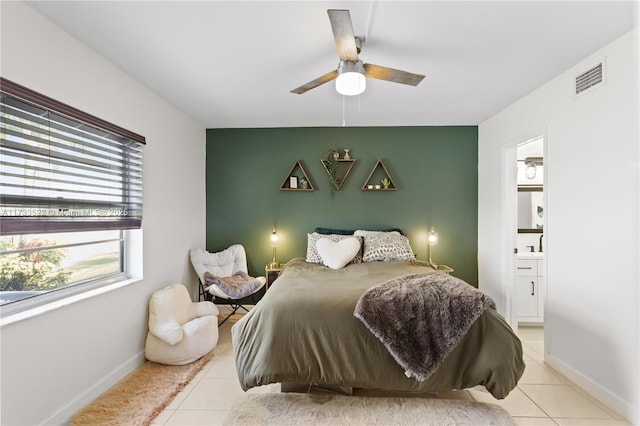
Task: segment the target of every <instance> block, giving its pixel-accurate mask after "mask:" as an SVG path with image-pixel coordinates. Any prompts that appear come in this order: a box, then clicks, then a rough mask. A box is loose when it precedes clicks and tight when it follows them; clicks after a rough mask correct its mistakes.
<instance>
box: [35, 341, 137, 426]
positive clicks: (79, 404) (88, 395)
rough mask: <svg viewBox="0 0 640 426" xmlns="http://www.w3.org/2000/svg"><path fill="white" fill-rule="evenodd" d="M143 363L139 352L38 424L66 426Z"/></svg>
mask: <svg viewBox="0 0 640 426" xmlns="http://www.w3.org/2000/svg"><path fill="white" fill-rule="evenodd" d="M144 361H145V358H144V351H140V352H139V353H137V354H136V355H134V356H132V357H131V358H129V359H128V360H126V361H125V362H123V363H122V364H120V365H119V366H118V367H116V368H115V369H114V370H113V371H112V372H111V373H110V374H108V375H107V376H105V377H103V378H102V380H100V381H98V382H96V383H94V384H93V386H91V387H90V388H88V389H86V390H85V391H84V392H82V393H81V394H79V395H78V396H77V397H76V398H74V399H73V400H72V401H70V402H69V403H68V404H67V405H65V406H64V407H61V408H60V409H59V410H58V411H56V412H55V413H54V414H53V415H51V416H50V417H49V418H48V419H46V420H44V421H43V422H41V423H40V424H43V425H45V424H46V425H68V424H69V423H70V422H71V418H72V417H73V415H74V414H76V413H77V412H78V411H80V410H81V409H83V408H84V407H85V406H87V405H88V404H89V403H90V402H91V401H93V400H94V399H96V398H98V397H99V396H100V395H102V394H103V393H105V392H106V391H107V390H109V389H110V388H111V387H112V386H113V385H115V384H116V383H118V382H119V381H120V380H122V378H124V377H125V376H126V375H127V374H129V373H130V372H132V371H133V370H135V369H136V368H138V367H139V366H140V365H142V364H143V363H144Z"/></svg>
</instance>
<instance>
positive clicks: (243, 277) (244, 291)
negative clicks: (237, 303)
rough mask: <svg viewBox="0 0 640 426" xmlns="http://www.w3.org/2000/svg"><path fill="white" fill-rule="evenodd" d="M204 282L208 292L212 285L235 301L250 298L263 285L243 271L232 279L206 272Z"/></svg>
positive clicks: (231, 277)
mask: <svg viewBox="0 0 640 426" xmlns="http://www.w3.org/2000/svg"><path fill="white" fill-rule="evenodd" d="M204 281H205V287H206V288H205V289H206V290H208V289H209V287H211V286H212V285H216V286H218V288H220V290H222V292H223V293H224V294H226V295H227V296H229V297H231V298H233V299H241V298H243V297H245V296H248V295H250V294H251V293H253V291H254V290H255V289H256V288H258V287H260V285H261V284H260V281H258V280H256V279H255V278H253V277H251V276H249V274H247V273H246V272H243V271H238V272H236V273H235V274H233V275H232V276H230V277H217V276H215V275H213V274H212V273H210V272H205V273H204Z"/></svg>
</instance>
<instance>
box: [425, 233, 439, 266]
mask: <svg viewBox="0 0 640 426" xmlns="http://www.w3.org/2000/svg"><path fill="white" fill-rule="evenodd" d="M436 245H438V233H437V232H436V231H435V229H434V228H433V227H431V231H429V234H428V235H427V248H428V249H429V265H431V266H432V267H433V268H436V267H437V265H435V264H434V263H433V262H432V261H431V246H436Z"/></svg>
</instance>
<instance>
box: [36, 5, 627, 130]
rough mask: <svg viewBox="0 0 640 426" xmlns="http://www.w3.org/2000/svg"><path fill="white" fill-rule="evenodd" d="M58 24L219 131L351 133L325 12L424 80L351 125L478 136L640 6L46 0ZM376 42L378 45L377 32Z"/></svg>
mask: <svg viewBox="0 0 640 426" xmlns="http://www.w3.org/2000/svg"><path fill="white" fill-rule="evenodd" d="M29 4H31V5H32V6H33V7H35V8H37V9H38V10H39V11H40V12H41V13H43V14H44V15H46V16H48V17H49V18H50V19H52V20H53V21H54V22H56V23H57V24H58V25H59V26H60V27H62V28H63V29H65V30H66V31H67V32H69V33H70V34H72V35H74V36H75V37H76V38H78V39H80V40H82V41H83V42H84V43H85V44H86V45H88V46H89V47H90V48H92V49H93V50H95V51H96V52H98V53H99V54H100V55H102V56H104V57H105V58H107V59H108V60H110V61H111V62H112V63H114V64H116V65H117V66H118V67H120V68H121V69H123V70H124V71H125V72H127V73H128V74H129V75H131V76H133V77H134V78H136V79H137V80H139V81H141V82H142V83H144V84H145V85H147V86H148V87H149V88H151V89H152V90H153V91H155V92H156V93H158V94H159V95H160V96H162V97H163V98H165V99H166V100H168V101H169V102H171V103H173V104H174V105H176V106H177V107H178V108H179V109H180V110H182V111H184V112H185V113H187V114H188V115H190V116H191V117H193V118H194V119H195V120H197V121H198V122H200V123H201V124H202V125H204V126H206V127H207V128H233V127H297V126H303V127H304V126H341V125H342V119H343V97H342V96H341V95H338V94H337V93H336V91H335V84H334V82H330V83H327V84H325V85H322V86H320V87H318V88H316V89H314V90H311V91H309V92H307V93H305V94H303V95H296V94H292V93H290V92H289V91H290V90H291V89H294V88H296V87H298V86H300V85H301V84H303V83H306V82H307V81H310V80H312V79H315V78H316V77H319V76H320V75H322V74H325V73H327V72H329V71H331V70H333V69H335V68H336V67H337V65H338V57H337V53H336V47H335V44H334V40H333V34H332V32H331V26H330V23H329V18H328V17H327V12H326V10H327V9H329V8H340V9H349V10H351V17H352V21H353V27H354V31H355V33H356V35H359V36H364V35H366V36H367V40H366V42H365V44H364V46H363V50H362V53H361V54H360V58H361V59H363V61H364V62H365V63H367V62H370V63H373V64H377V65H383V66H388V67H392V68H398V69H402V70H406V71H410V72H414V73H418V74H424V75H426V78H425V79H424V80H423V81H422V83H421V84H420V85H419V86H417V87H411V86H405V85H401V84H397V83H390V82H386V81H380V80H373V79H368V81H367V90H366V92H365V93H364V94H362V95H361V96H356V97H348V98H346V97H345V99H344V100H345V105H344V106H345V111H346V112H345V119H346V125H348V126H396V125H397V126H407V125H420V126H422V125H476V124H479V123H481V122H482V121H483V120H485V119H487V118H488V117H491V116H492V115H493V114H495V113H497V112H498V111H500V110H501V109H503V108H505V107H506V106H508V105H510V104H511V103H513V102H514V101H515V100H517V99H519V98H521V97H522V96H524V95H526V94H527V93H529V92H530V91H532V90H533V89H535V88H537V87H539V86H540V85H542V84H543V83H545V82H546V81H548V80H550V79H551V78H553V77H555V76H556V75H558V74H559V73H561V72H562V71H565V70H566V69H568V68H569V67H571V66H572V65H574V64H576V63H577V62H578V61H580V60H581V59H583V58H585V57H586V56H588V55H589V54H591V53H593V52H594V51H595V50H597V49H599V48H601V47H603V46H605V45H606V44H607V43H609V42H611V41H613V40H614V39H616V38H617V37H619V36H621V35H622V34H624V33H625V32H627V31H629V30H630V29H632V28H633V27H634V26H635V25H637V16H638V14H637V9H638V2H637V1H620V2H618V1H602V2H594V1H567V2H558V1H537V2H524V1H494V2H486V1H467V2H461V1H446V2H442V1H440V2H436V1H411V2H400V1H375V2H369V1H351V2H335V1H324V2H307V1H286V2H272V1H258V2H247V1H234V2H231V1H227V2H223V1H195V2H187V1H141V2H131V1H126V2H125V1H115V2H112V1H104V2H101V1H80V2H78V1H71V2H66V1H42V2H29ZM365 33H366V34H365Z"/></svg>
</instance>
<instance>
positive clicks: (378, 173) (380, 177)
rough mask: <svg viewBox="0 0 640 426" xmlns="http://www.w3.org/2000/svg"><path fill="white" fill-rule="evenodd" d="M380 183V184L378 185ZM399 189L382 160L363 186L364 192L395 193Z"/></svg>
mask: <svg viewBox="0 0 640 426" xmlns="http://www.w3.org/2000/svg"><path fill="white" fill-rule="evenodd" d="M376 182H380V183H376ZM396 189H398V187H397V186H396V184H395V182H394V181H393V178H391V175H390V174H389V171H388V170H387V168H386V167H385V165H384V163H383V162H382V160H378V161H377V162H376V164H375V165H374V166H373V169H371V173H369V177H368V178H367V180H365V181H364V185H362V190H363V191H372V190H373V191H395V190H396Z"/></svg>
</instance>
